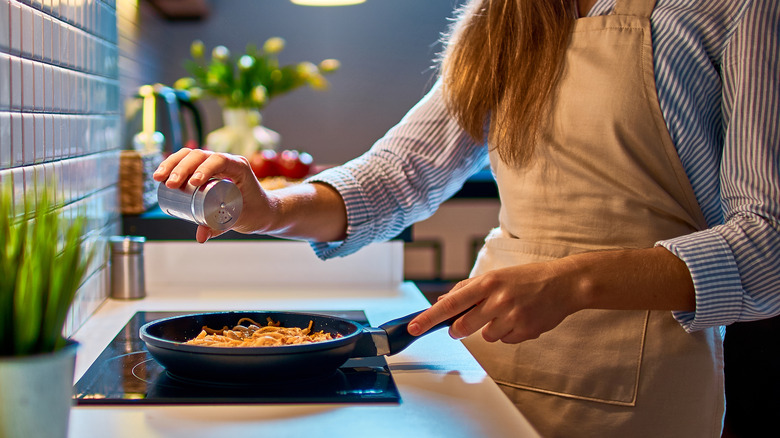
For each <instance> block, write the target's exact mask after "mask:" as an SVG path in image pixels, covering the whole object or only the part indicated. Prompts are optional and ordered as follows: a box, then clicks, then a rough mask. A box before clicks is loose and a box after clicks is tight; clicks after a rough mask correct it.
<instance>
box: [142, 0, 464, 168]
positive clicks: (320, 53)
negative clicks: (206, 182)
mask: <svg viewBox="0 0 780 438" xmlns="http://www.w3.org/2000/svg"><path fill="white" fill-rule="evenodd" d="M457 4H459V2H458V1H457V0H368V1H366V2H365V3H363V4H360V5H354V6H344V7H329V8H322V7H305V6H297V5H294V4H292V3H290V2H289V1H286V0H213V1H210V2H209V7H210V13H209V15H208V16H207V17H206V18H205V19H203V20H200V21H191V22H190V21H187V22H181V21H174V22H167V21H154V22H149V23H148V24H147V23H145V28H144V30H145V33H146V35H147V36H146V37H143V36H142V38H143V39H146V40H147V42H146V43H143V42H142V43H141V44H143V45H147V46H149V47H153V48H154V50H156V51H157V52H158V53H157V56H156V58H157V59H159V61H160V65H158V66H157V68H158V69H159V71H160V81H161V82H163V83H166V84H172V83H173V82H174V81H175V80H176V79H178V78H179V77H181V76H185V75H186V71H185V70H184V68H183V66H182V63H183V61H184V60H185V59H186V58H187V57H189V45H190V43H191V42H192V41H193V40H195V39H200V40H202V41H203V42H204V43H205V44H206V46H207V48H208V50H209V51H210V50H211V48H213V47H214V46H216V45H220V44H221V45H225V46H227V47H228V48H229V49H230V50H231V51H232V52H234V53H236V52H243V50H244V48H245V46H246V44H247V43H250V42H251V43H256V44H257V45H258V46H260V45H262V43H263V42H264V41H265V40H266V39H267V38H269V37H272V36H280V37H282V38H284V39H285V40H286V41H287V46H286V48H285V50H284V52H282V54H281V55H280V62H281V63H282V64H289V63H297V62H300V61H312V62H315V63H316V62H319V61H320V60H322V59H325V58H336V59H338V60H340V61H341V63H342V68H341V70H339V71H338V72H336V73H335V74H333V75H330V76H328V79H329V81H330V83H331V87H330V89H329V90H328V91H325V92H319V91H314V90H310V89H299V90H296V91H294V92H292V93H291V94H288V95H285V96H281V97H279V98H278V99H275V100H273V101H272V102H271V103H270V104H269V105H268V106H267V107H266V109H265V110H263V118H264V124H265V125H266V126H267V127H269V128H271V129H273V130H275V131H277V132H279V133H280V134H281V135H282V144H281V147H283V148H297V149H302V150H306V151H309V152H310V153H311V154H312V155H313V156H314V157H315V160H317V161H318V162H320V163H340V162H343V161H345V160H348V159H350V158H352V157H354V156H357V155H359V154H360V153H362V152H363V151H365V150H366V149H367V148H368V147H370V146H371V144H372V143H373V142H374V141H376V140H377V139H378V138H379V137H381V136H382V135H383V134H384V133H385V132H386V131H387V129H389V128H390V127H392V125H393V124H394V123H396V122H397V121H398V120H400V118H401V117H403V115H404V114H405V113H406V111H407V110H408V109H409V108H411V107H412V105H414V104H415V103H416V102H417V101H418V100H419V99H420V98H421V97H422V96H423V95H424V94H425V92H426V91H427V90H428V89H429V88H430V86H431V85H432V83H433V81H434V78H435V68H434V65H435V63H434V58H435V57H436V55H437V53H438V52H439V51H440V50H441V44H440V43H439V39H440V36H441V33H442V32H444V31H445V30H446V29H447V26H448V24H449V22H450V21H449V19H450V18H451V17H452V12H453V10H454V8H455V6H456V5H457ZM201 105H202V107H203V109H204V110H205V119H206V126H207V130H213V129H216V128H218V127H219V126H220V125H221V123H222V120H221V112H220V111H219V108H218V106H217V105H216V103H215V102H213V101H212V102H203V103H202V104H201Z"/></svg>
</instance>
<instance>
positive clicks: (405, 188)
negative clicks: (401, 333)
mask: <svg viewBox="0 0 780 438" xmlns="http://www.w3.org/2000/svg"><path fill="white" fill-rule="evenodd" d="M487 164H488V154H487V148H486V147H485V146H484V145H482V144H479V143H476V142H475V141H474V140H473V139H471V137H470V136H469V135H468V134H467V133H466V132H464V131H463V130H462V129H461V128H460V127H459V126H458V124H457V122H456V121H455V120H454V119H452V118H451V117H450V116H449V115H448V113H447V110H446V107H445V105H444V102H443V100H442V97H441V85H440V83H439V82H436V84H434V86H433V88H432V89H431V91H430V92H428V94H427V95H426V96H425V97H424V98H423V99H422V100H421V101H420V102H419V103H418V104H417V105H415V106H414V108H412V109H411V110H410V111H409V113H408V114H407V115H406V116H405V117H404V118H403V119H402V120H401V121H400V122H399V123H398V124H397V125H396V126H394V127H393V128H392V129H390V130H389V131H388V132H387V134H386V135H385V136H384V137H382V138H381V139H379V140H378V141H377V142H376V143H375V144H374V145H373V146H372V147H371V149H370V150H369V151H368V152H366V153H365V154H363V155H361V156H360V157H358V158H355V159H354V160H352V161H349V162H347V163H346V164H345V165H343V166H339V167H336V168H333V169H329V170H326V171H324V172H322V173H320V174H318V175H315V176H313V177H311V178H309V179H308V181H309V182H322V183H326V184H329V185H331V186H333V187H334V188H335V189H336V190H337V191H338V192H339V193H341V195H342V197H343V198H344V201H345V205H346V208H347V224H348V225H347V238H346V239H345V240H343V241H340V242H315V243H312V247H313V248H314V251H315V253H316V254H317V256H318V257H320V258H323V259H325V258H330V257H335V256H345V255H348V254H351V253H353V252H355V251H357V250H358V249H360V248H362V247H363V246H365V245H368V244H370V243H372V242H380V241H385V240H388V239H391V238H393V237H395V236H397V235H398V234H399V233H400V232H401V231H403V230H404V228H406V227H408V226H409V225H411V224H412V223H414V222H418V221H421V220H423V219H426V218H428V217H430V216H431V215H432V214H433V213H434V212H435V211H436V209H437V208H438V206H439V205H440V204H441V203H442V202H444V201H445V200H447V199H448V198H450V197H451V196H452V195H454V194H455V193H456V192H457V191H458V190H459V189H460V188H461V187H462V186H463V183H464V182H465V181H466V179H468V177H469V176H471V175H473V174H474V173H476V172H477V171H479V170H481V169H482V168H484V167H485V166H486V165H487Z"/></svg>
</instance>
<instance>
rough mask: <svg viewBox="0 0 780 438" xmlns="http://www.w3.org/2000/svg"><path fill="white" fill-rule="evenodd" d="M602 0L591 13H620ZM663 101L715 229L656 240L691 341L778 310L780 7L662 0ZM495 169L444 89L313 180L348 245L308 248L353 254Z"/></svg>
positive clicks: (659, 77) (764, 0)
mask: <svg viewBox="0 0 780 438" xmlns="http://www.w3.org/2000/svg"><path fill="white" fill-rule="evenodd" d="M613 7H614V0H599V1H598V2H597V3H596V5H595V6H594V7H593V8H592V9H591V11H590V12H589V14H588V15H589V16H598V15H606V14H609V13H611V12H612V9H613ZM650 21H651V26H652V29H653V47H654V62H655V78H656V86H657V91H658V99H659V103H660V106H661V110H662V112H663V115H664V118H665V120H666V124H667V127H668V129H669V132H670V134H671V137H672V140H673V141H674V144H675V145H676V148H677V151H678V154H679V156H680V160H681V161H682V164H683V167H684V168H685V170H686V173H687V175H688V178H689V179H690V181H691V185H692V186H693V190H694V193H695V194H696V197H697V200H698V202H699V205H700V206H701V209H702V211H703V213H704V216H705V218H706V220H707V223H708V226H709V228H708V229H706V230H703V231H700V232H696V233H693V234H689V235H686V236H681V237H679V238H675V239H669V240H664V241H661V242H658V243H657V244H658V245H662V246H664V247H665V248H667V249H668V250H670V251H671V252H672V253H674V254H676V255H677V256H678V257H679V258H681V259H682V260H683V261H684V262H685V263H686V264H687V266H688V268H689V270H690V272H691V276H692V278H693V282H694V286H695V290H696V310H695V311H694V312H675V313H674V316H675V318H677V320H678V321H679V322H680V324H681V325H682V326H683V327H684V328H685V329H686V330H688V331H696V330H700V329H704V328H707V327H714V326H725V325H728V324H731V323H733V322H736V321H750V320H756V319H761V318H766V317H769V316H774V315H777V314H780V56H778V55H779V53H778V49H780V2H777V1H776V0H740V1H736V0H709V1H705V0H658V1H657V3H656V7H655V9H654V11H653V13H652V15H651V18H650ZM487 163H488V151H487V147H486V145H484V144H477V143H475V142H474V141H473V140H471V139H470V137H469V136H468V135H467V134H466V133H465V132H463V131H462V130H461V129H460V128H459V127H458V125H457V123H456V122H455V121H454V120H452V119H451V118H450V117H449V116H448V115H447V111H446V109H445V107H444V104H443V102H442V99H441V90H440V88H439V85H438V83H437V84H436V85H434V87H433V89H432V90H431V91H430V92H429V93H428V94H427V95H426V96H425V97H424V98H423V99H422V100H421V101H420V102H419V103H418V104H417V105H415V107H414V108H412V109H411V111H410V112H409V113H408V114H407V115H406V116H405V117H404V118H403V119H402V120H401V121H400V122H399V123H398V124H397V125H396V126H395V127H393V128H392V129H391V130H390V131H388V133H387V134H386V135H385V136H384V137H382V138H381V139H380V140H378V141H377V142H376V143H375V144H374V146H373V147H372V148H371V149H370V150H369V151H368V152H366V153H365V154H363V155H362V156H360V157H358V158H356V159H354V160H352V161H350V162H348V163H346V164H345V165H343V166H340V167H337V168H333V169H330V170H328V171H325V172H324V173H322V174H320V175H317V176H315V177H313V178H312V179H311V180H312V181H321V182H325V183H327V184H330V185H332V186H333V187H335V188H336V189H337V190H338V191H339V192H340V193H341V195H342V196H343V198H344V200H345V203H346V206H347V220H348V229H347V238H346V239H345V240H344V241H340V242H329V243H313V244H312V246H313V248H314V250H315V251H316V253H317V255H318V256H319V257H321V258H329V257H334V256H343V255H347V254H351V253H353V252H354V251H356V250H358V249H359V248H361V247H363V246H364V245H367V244H369V243H372V242H377V241H382V240H387V239H389V238H392V237H394V236H396V235H397V234H398V233H399V232H400V231H401V230H403V229H404V228H405V227H407V226H408V225H410V224H412V223H414V222H417V221H420V220H423V219H425V218H427V217H429V216H430V215H432V214H433V213H434V212H435V211H436V208H437V207H438V206H439V205H440V204H441V203H442V202H444V201H445V200H446V199H448V198H449V197H451V196H452V195H453V194H454V193H455V192H457V191H458V189H460V187H461V186H462V185H463V183H464V182H465V181H466V179H468V177H469V176H471V175H472V174H474V173H475V172H477V171H478V170H480V169H482V168H484V167H485V166H486V165H487Z"/></svg>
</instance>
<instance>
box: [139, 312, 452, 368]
mask: <svg viewBox="0 0 780 438" xmlns="http://www.w3.org/2000/svg"><path fill="white" fill-rule="evenodd" d="M420 313H422V311H419V312H415V313H412V314H410V315H406V316H403V317H401V318H398V319H394V320H392V321H389V322H386V323H384V324H382V325H380V326H379V327H377V328H374V327H365V326H363V325H361V324H359V323H357V322H354V321H350V320H348V319H342V318H337V317H333V316H326V315H319V314H312V313H299V312H210V313H198V314H192V315H183V316H174V317H170V318H164V319H160V320H157V321H152V322H149V323H147V324H145V325H144V326H142V327H141V330H140V336H141V340H143V341H144V343H145V344H146V348H147V350H148V351H149V353H150V354H151V355H152V357H153V358H154V359H155V360H157V362H159V363H160V365H162V366H163V367H164V368H165V369H166V370H167V371H168V372H169V373H170V374H172V375H174V376H177V377H181V378H184V379H191V380H201V381H216V382H261V381H270V380H276V379H291V378H294V379H301V378H310V377H318V376H325V375H329V374H332V373H334V372H335V371H336V370H337V369H338V368H339V367H340V366H341V365H343V364H344V363H345V362H346V361H347V360H348V359H350V358H357V357H371V356H382V355H393V354H396V353H398V352H400V351H402V350H403V349H405V348H406V347H408V346H409V345H410V344H411V343H412V342H414V341H415V340H416V339H417V337H416V336H412V335H410V334H409V332H408V330H407V325H408V324H409V322H410V321H411V320H412V319H414V317H415V316H417V315H418V314H420ZM463 313H465V312H463ZM463 313H461V314H460V315H457V316H455V317H452V318H450V319H449V320H447V321H444V322H441V323H439V324H438V325H436V326H435V327H433V328H432V329H431V330H429V331H428V332H427V333H430V332H432V331H434V330H437V329H439V328H442V327H444V326H448V325H451V324H452V323H453V322H454V321H455V320H456V319H458V318H459V317H461V316H462V315H463ZM268 317H270V318H271V319H272V320H273V321H278V322H280V323H281V325H282V327H302V328H303V327H307V326H308V325H309V321H312V322H313V327H312V330H313V331H320V330H322V331H324V332H326V333H330V334H331V335H333V337H334V339H332V340H327V341H322V342H315V343H310V344H295V345H283V346H274V347H234V348H230V347H227V348H226V347H209V346H202V345H189V344H185V343H184V342H186V341H187V340H189V339H192V338H194V337H196V336H197V335H198V334H199V333H200V332H201V330H202V329H203V327H204V326H207V327H210V328H214V329H218V328H222V327H224V326H228V327H233V326H235V325H236V323H238V320H239V319H241V318H251V319H252V320H254V321H259V322H264V321H266V318H268ZM337 335H341V337H338V338H337V337H336V336H337Z"/></svg>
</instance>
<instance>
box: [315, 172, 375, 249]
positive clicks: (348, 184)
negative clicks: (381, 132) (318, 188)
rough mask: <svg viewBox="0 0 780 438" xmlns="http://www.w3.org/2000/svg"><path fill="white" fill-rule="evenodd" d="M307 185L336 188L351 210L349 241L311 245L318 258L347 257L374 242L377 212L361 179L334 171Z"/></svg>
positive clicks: (321, 175) (317, 177)
mask: <svg viewBox="0 0 780 438" xmlns="http://www.w3.org/2000/svg"><path fill="white" fill-rule="evenodd" d="M305 182H307V183H313V182H318V183H323V184H327V185H329V186H331V187H333V188H334V189H335V190H336V191H337V192H339V194H340V195H341V197H342V198H344V204H345V206H346V209H347V238H346V239H344V240H340V241H335V242H310V245H311V247H312V249H313V250H314V253H315V254H316V255H317V257H319V258H320V259H322V260H326V259H329V258H332V257H344V256H347V255H349V254H352V253H354V252H355V251H357V250H359V249H360V248H362V247H364V246H366V245H367V244H369V243H371V242H372V241H373V238H374V229H373V226H372V222H371V211H373V210H372V209H371V207H370V206H369V205H368V201H367V198H366V197H365V196H364V194H363V190H362V188H361V186H360V184H359V183H358V181H357V179H356V178H355V176H354V175H353V174H352V173H351V172H350V171H349V170H348V169H346V168H344V167H342V166H339V167H333V168H331V169H327V170H324V171H322V172H320V173H318V174H316V175H314V176H311V177H309V178H307V179H306V181H305Z"/></svg>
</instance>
